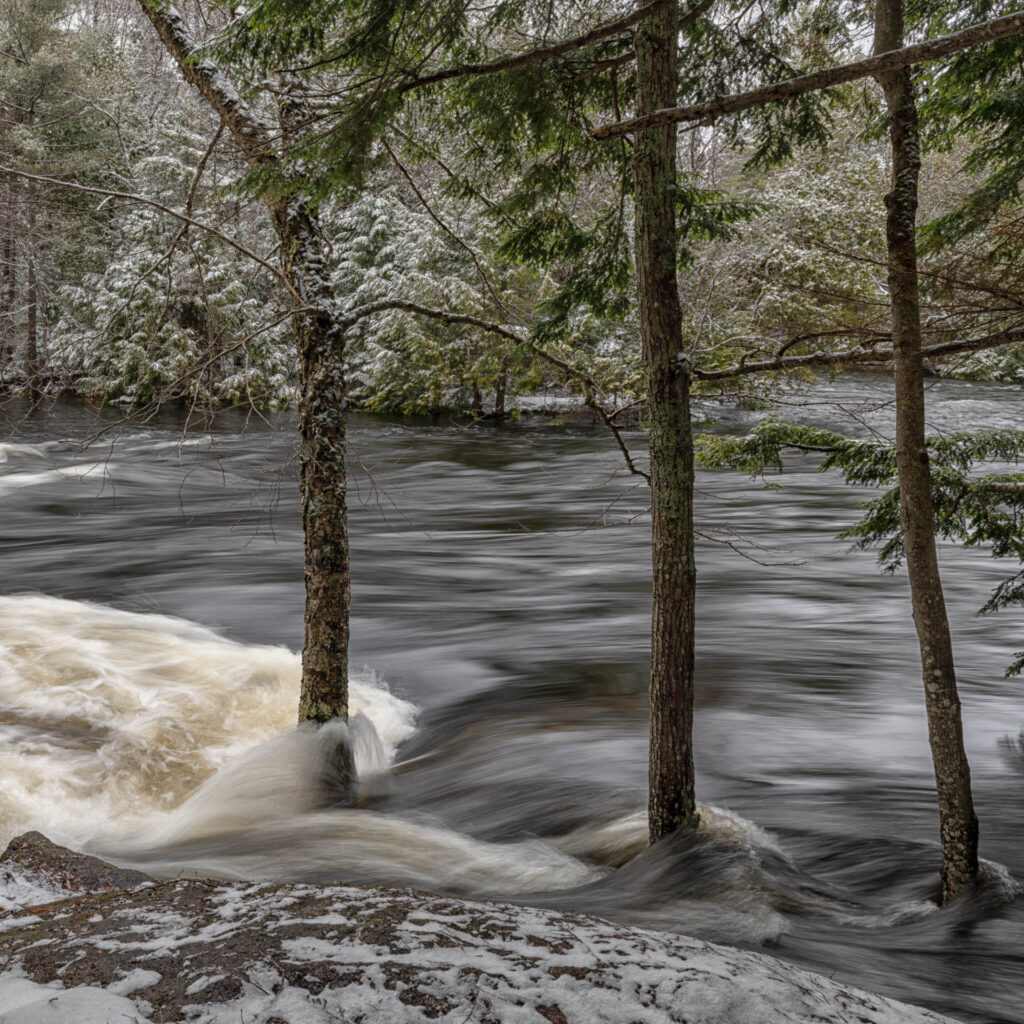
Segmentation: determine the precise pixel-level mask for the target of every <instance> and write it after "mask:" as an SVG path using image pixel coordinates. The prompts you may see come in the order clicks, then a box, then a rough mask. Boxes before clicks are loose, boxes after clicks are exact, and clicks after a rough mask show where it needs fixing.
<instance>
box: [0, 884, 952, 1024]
mask: <svg viewBox="0 0 1024 1024" xmlns="http://www.w3.org/2000/svg"><path fill="white" fill-rule="evenodd" d="M0 964H4V967H3V970H2V972H0V1024H110V1022H113V1021H118V1022H120V1021H124V1020H134V1021H137V1022H138V1024H146V1022H154V1024H155V1022H158V1021H159V1022H164V1021H172V1020H188V1021H193V1022H196V1024H238V1022H239V1021H242V1022H244V1024H329V1022H334V1024H337V1022H351V1024H356V1022H366V1024H371V1022H373V1024H406V1022H409V1024H412V1022H423V1021H430V1020H445V1021H452V1022H458V1024H472V1022H476V1024H520V1022H522V1024H526V1022H530V1024H541V1022H543V1021H544V1020H547V1021H549V1022H553V1024H567V1022H574V1024H575V1022H579V1024H599V1022H608V1024H634V1022H642V1024H667V1022H683V1021H685V1022H687V1024H775V1022H779V1024H781V1022H794V1024H795V1022H801V1024H805V1022H807V1024H809V1022H811V1021H814V1022H819V1024H829V1022H834V1024H846V1022H849V1024H883V1022H886V1024H925V1022H929V1024H940V1022H942V1021H948V1018H943V1017H940V1016H939V1015H937V1014H934V1013H931V1012H929V1011H926V1010H920V1009H915V1008H913V1007H910V1006H906V1005H903V1004H900V1003H896V1002H893V1001H892V1000H888V999H884V998H881V997H879V996H873V995H870V994H868V993H866V992H862V991H860V990H857V989H852V988H848V987H846V986H843V985H840V984H837V983H835V982H832V981H829V980H827V979H825V978H822V977H819V976H817V975H814V974H810V973H808V972H806V971H802V970H798V969H797V968H794V967H790V966H788V965H786V964H783V963H781V962H779V961H778V960H775V959H773V958H771V957H769V956H765V955H763V954H760V953H751V952H744V951H740V950H736V949H729V948H727V947H724V946H718V945H713V944H711V943H707V942H701V941H698V940H696V939H689V938H684V937H681V936H676V935H668V934H663V933H658V932H651V931H644V930H641V929H637V928H630V927H626V926H622V925H616V924H611V923H609V922H606V921H602V920H599V919H597V918H592V917H586V916H583V915H578V914H567V913H563V912H559V911H551V910H539V909H533V908H528V907H519V906H511V905H505V904H497V903H484V902H473V901H468V900H458V899H452V898H448V897H441V896H436V895H431V894H428V893H421V892H413V891H408V890H390V889H380V888H372V887H371V888H368V887H355V886H346V885H267V884H248V885H247V884H237V883H236V884H230V885H220V884H211V883H207V882H200V881H184V880H178V881H173V882H162V883H153V882H144V883H143V884H142V885H140V886H138V887H136V888H134V889H107V890H105V891H102V892H98V893H95V894H90V895H86V896H78V897H76V898H74V899H69V900H64V901H62V902H56V903H49V904H46V905H45V906H35V907H32V908H31V912H30V913H25V912H24V909H23V911H22V912H21V913H18V912H16V911H15V912H8V913H7V914H6V915H0Z"/></svg>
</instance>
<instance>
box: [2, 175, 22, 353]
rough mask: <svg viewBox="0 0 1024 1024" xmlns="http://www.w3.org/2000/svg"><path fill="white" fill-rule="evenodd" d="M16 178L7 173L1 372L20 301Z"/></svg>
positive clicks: (9, 346)
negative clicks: (15, 233) (15, 230)
mask: <svg viewBox="0 0 1024 1024" xmlns="http://www.w3.org/2000/svg"><path fill="white" fill-rule="evenodd" d="M14 188H15V178H14V176H13V175H6V182H5V189H4V192H5V202H4V246H3V255H2V257H0V258H2V259H3V271H2V273H3V285H2V287H0V303H2V305H0V372H3V370H4V368H5V366H6V363H7V357H8V355H9V353H10V351H11V339H12V338H13V336H14V310H15V306H16V304H17V301H18V274H17V268H16V267H15V262H14V261H15V259H16V258H17V253H16V251H15V248H14V211H15V199H14Z"/></svg>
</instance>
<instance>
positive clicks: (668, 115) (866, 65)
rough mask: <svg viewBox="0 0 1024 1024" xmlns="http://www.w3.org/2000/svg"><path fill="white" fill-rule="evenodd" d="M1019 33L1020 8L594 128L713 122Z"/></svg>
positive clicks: (1023, 15) (609, 133)
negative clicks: (967, 25) (933, 36)
mask: <svg viewBox="0 0 1024 1024" xmlns="http://www.w3.org/2000/svg"><path fill="white" fill-rule="evenodd" d="M1021 32H1024V11H1017V12H1015V13H1014V14H1008V15H1006V16H1005V17H1002V18H994V19H993V20H991V21H986V22H983V23H982V24H980V25H973V26H972V27H970V28H966V29H964V30H963V31H962V32H954V33H952V34H951V35H948V36H940V37H939V38H937V39H930V40H928V41H927V42H924V43H916V44H915V45H913V46H905V47H903V48H902V49H899V50H890V51H888V52H887V53H881V54H878V55H877V56H874V57H867V58H865V59H864V60H858V61H854V62H853V63H852V64H840V65H838V66H836V67H831V68H824V69H823V70H821V71H813V72H811V73H810V74H807V75H800V76H799V77H798V78H790V79H787V80H785V81H783V82H774V83H772V84H770V85H763V86H761V87H759V88H757V89H751V90H750V91H749V92H741V93H737V94H736V95H734V96H720V97H718V98H716V99H713V100H708V101H706V102H704V103H695V104H693V105H692V106H688V107H666V108H665V109H663V110H656V111H654V113H652V114H647V115H645V116H644V117H634V118H632V119H630V120H628V121H619V122H616V123H615V124H606V125H601V126H600V127H598V128H595V129H594V131H593V135H594V138H597V139H607V138H612V137H613V136H617V135H626V134H628V133H629V132H635V131H642V130H644V129H647V128H654V127H656V126H657V125H660V124H668V123H672V122H677V121H700V122H707V123H711V122H713V121H714V120H715V119H716V118H718V117H722V116H723V115H725V114H738V113H740V112H741V111H744V110H750V109H751V108H752V107H762V106H766V105H767V104H769V103H781V102H785V101H786V100H791V99H795V98H796V97H797V96H803V95H804V94H805V93H809V92H816V91H818V90H819V89H828V88H831V87H832V86H836V85H844V84H845V83H847V82H854V81H856V80H857V79H860V78H867V77H869V76H872V75H878V74H882V73H883V72H886V71H895V70H897V69H899V68H905V67H910V66H911V65H913V64H922V63H924V62H926V61H930V60H937V59H939V58H940V57H949V56H951V55H952V54H954V53H960V52H961V51H962V50H968V49H970V48H971V47H973V46H981V45H983V44H984V43H991V42H994V41H995V40H997V39H1006V38H1007V37H1009V36H1015V35H1019V34H1020V33H1021Z"/></svg>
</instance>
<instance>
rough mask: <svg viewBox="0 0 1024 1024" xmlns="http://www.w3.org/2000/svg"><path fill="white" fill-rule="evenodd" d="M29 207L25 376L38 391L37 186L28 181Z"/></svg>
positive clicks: (26, 246)
mask: <svg viewBox="0 0 1024 1024" xmlns="http://www.w3.org/2000/svg"><path fill="white" fill-rule="evenodd" d="M25 198H26V202H27V209H28V235H27V237H26V239H25V248H26V254H27V258H26V271H25V287H26V291H25V307H26V309H25V313H26V326H25V376H26V377H28V382H29V389H30V390H31V391H33V392H35V391H36V388H37V384H38V377H39V370H40V365H39V277H38V273H37V271H36V241H37V240H36V188H35V182H31V181H30V182H29V183H28V189H27V191H26V197H25Z"/></svg>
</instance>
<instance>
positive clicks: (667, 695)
mask: <svg viewBox="0 0 1024 1024" xmlns="http://www.w3.org/2000/svg"><path fill="white" fill-rule="evenodd" d="M638 4H639V5H640V6H646V7H647V8H648V9H649V11H650V14H649V16H648V17H647V18H645V19H644V20H643V21H642V22H641V23H640V24H639V25H638V26H637V29H636V36H635V49H636V57H637V71H636V75H637V112H638V114H639V115H640V116H643V115H644V114H648V113H651V112H652V111H654V110H659V109H661V108H663V107H668V106H672V105H673V104H674V103H675V98H676V70H677V69H676V64H677V60H678V57H677V33H678V27H677V23H678V11H677V7H676V4H675V3H673V2H671V0H657V2H655V3H648V0H638ZM633 171H634V181H635V208H636V219H635V231H636V272H637V292H638V298H639V317H640V331H641V335H642V339H643V356H644V364H645V369H646V376H647V396H648V418H649V422H650V463H651V510H652V511H651V516H652V522H651V532H652V541H651V543H652V562H653V570H654V571H653V608H652V616H651V690H650V703H651V737H650V792H649V804H648V817H649V827H650V838H651V842H655V841H656V840H658V839H660V838H661V837H662V836H665V835H667V834H669V833H670V832H673V831H675V830H676V829H678V828H683V827H686V828H691V827H695V825H696V823H697V813H696V797H695V786H694V769H693V662H694V658H693V648H694V603H695V588H696V570H695V566H694V551H693V435H692V431H691V425H690V369H689V363H688V361H687V359H686V358H685V355H684V353H683V351H682V318H681V313H680V307H679V290H678V284H677V281H676V269H677V267H676V127H675V125H674V124H664V125H659V126H657V127H655V128H652V129H650V130H648V131H644V132H639V133H638V134H637V137H636V148H635V151H634V162H633Z"/></svg>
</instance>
